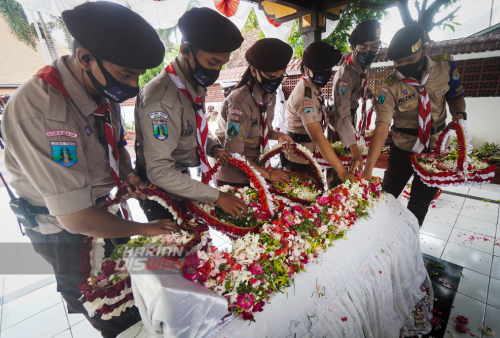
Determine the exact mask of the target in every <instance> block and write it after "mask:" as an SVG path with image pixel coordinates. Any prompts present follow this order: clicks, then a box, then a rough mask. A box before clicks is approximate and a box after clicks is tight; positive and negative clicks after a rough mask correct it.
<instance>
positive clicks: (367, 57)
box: [356, 50, 378, 65]
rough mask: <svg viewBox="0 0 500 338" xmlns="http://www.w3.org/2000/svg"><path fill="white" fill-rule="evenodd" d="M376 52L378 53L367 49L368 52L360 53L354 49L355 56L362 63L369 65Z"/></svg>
mask: <svg viewBox="0 0 500 338" xmlns="http://www.w3.org/2000/svg"><path fill="white" fill-rule="evenodd" d="M377 54H378V52H373V51H369V52H365V53H361V52H358V51H357V50H356V58H357V59H358V61H359V62H361V63H362V64H363V65H369V64H370V63H372V61H373V60H374V59H375V57H376V56H377Z"/></svg>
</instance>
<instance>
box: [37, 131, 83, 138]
mask: <svg viewBox="0 0 500 338" xmlns="http://www.w3.org/2000/svg"><path fill="white" fill-rule="evenodd" d="M45 136H47V137H56V136H64V137H71V138H77V137H78V133H75V132H72V131H69V130H49V131H46V132H45Z"/></svg>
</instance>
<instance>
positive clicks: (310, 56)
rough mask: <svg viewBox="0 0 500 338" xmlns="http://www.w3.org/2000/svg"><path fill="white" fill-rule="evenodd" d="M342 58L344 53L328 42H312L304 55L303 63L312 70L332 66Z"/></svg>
mask: <svg viewBox="0 0 500 338" xmlns="http://www.w3.org/2000/svg"><path fill="white" fill-rule="evenodd" d="M341 59H342V53H341V52H340V51H339V50H337V49H335V48H334V47H333V46H330V45H329V44H327V43H326V42H323V41H316V42H313V43H311V44H310V45H309V46H308V47H307V48H306V50H305V51H304V54H303V55H302V64H303V65H304V66H306V67H307V68H309V69H311V70H317V71H320V70H325V69H328V68H332V67H333V66H335V65H336V64H337V63H339V62H340V60H341Z"/></svg>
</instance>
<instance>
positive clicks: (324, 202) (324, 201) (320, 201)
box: [318, 197, 330, 205]
mask: <svg viewBox="0 0 500 338" xmlns="http://www.w3.org/2000/svg"><path fill="white" fill-rule="evenodd" d="M328 203H330V199H329V198H328V197H318V204H319V205H327V204H328Z"/></svg>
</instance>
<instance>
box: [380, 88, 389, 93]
mask: <svg viewBox="0 0 500 338" xmlns="http://www.w3.org/2000/svg"><path fill="white" fill-rule="evenodd" d="M380 91H381V92H382V93H387V92H388V91H389V89H387V88H384V87H382V88H380Z"/></svg>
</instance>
